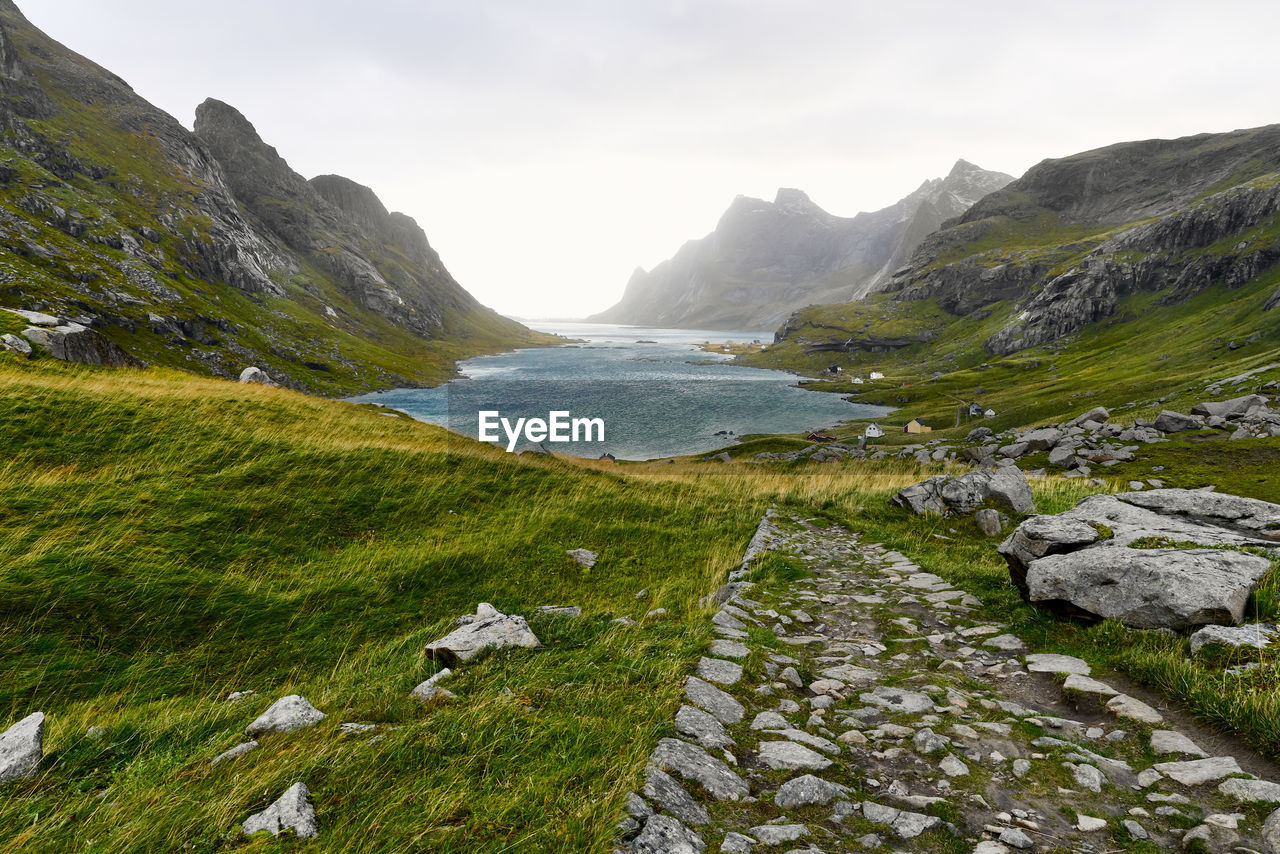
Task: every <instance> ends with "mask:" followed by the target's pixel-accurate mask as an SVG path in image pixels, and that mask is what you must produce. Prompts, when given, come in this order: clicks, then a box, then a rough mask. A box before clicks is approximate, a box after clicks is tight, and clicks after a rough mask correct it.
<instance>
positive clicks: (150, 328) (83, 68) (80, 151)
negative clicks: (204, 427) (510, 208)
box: [0, 0, 533, 390]
mask: <svg viewBox="0 0 1280 854" xmlns="http://www.w3.org/2000/svg"><path fill="white" fill-rule="evenodd" d="M0 52H3V54H4V62H3V66H4V68H3V69H0V89H2V90H3V94H4V96H5V97H4V98H3V99H0V101H2V102H0V125H3V127H4V128H5V133H6V135H7V139H8V140H9V142H10V153H9V155H7V156H8V157H9V158H10V162H9V165H7V166H4V167H3V169H0V178H2V180H0V200H2V201H3V202H4V207H5V210H6V211H8V214H7V215H6V216H7V218H6V220H5V222H4V223H0V249H3V251H4V255H5V257H6V259H8V263H9V264H10V267H9V269H8V273H7V282H8V284H7V285H6V289H5V297H4V302H5V303H6V304H7V305H11V306H21V307H22V308H23V309H27V310H31V313H32V314H33V315H43V316H45V317H59V316H60V317H63V318H65V319H64V321H63V322H62V323H55V324H42V323H37V322H35V321H34V320H32V321H31V324H32V326H33V327H41V328H44V329H45V332H44V333H42V334H40V335H36V336H27V337H28V338H30V339H31V340H33V341H35V343H37V344H38V345H39V346H41V347H44V348H45V349H46V350H48V351H49V352H51V353H52V354H53V355H55V356H57V357H58V358H65V359H68V360H71V361H78V362H85V363H87V364H94V365H108V366H115V365H135V364H138V362H137V361H136V359H135V358H134V357H130V356H128V355H126V354H125V349H122V347H123V348H126V349H136V348H145V352H146V357H147V360H148V361H152V362H156V363H159V364H163V365H166V366H169V367H173V368H178V369H182V370H189V371H196V372H200V373H205V374H213V375H215V376H221V377H225V378H228V379H233V378H234V377H235V376H236V374H237V373H238V372H239V370H240V369H241V368H242V367H243V366H244V364H245V362H246V361H253V362H258V363H259V364H267V363H270V364H271V369H272V370H273V371H274V372H275V373H276V374H277V379H278V380H280V381H281V382H282V383H283V384H285V385H289V386H292V387H295V388H304V389H308V390H326V389H333V388H334V387H335V386H338V387H341V386H342V385H343V384H342V383H337V382H335V381H337V380H339V379H345V380H347V381H348V382H349V381H351V380H355V384H356V385H360V384H363V385H366V386H369V387H373V386H387V385H411V384H418V383H421V382H422V381H424V380H427V379H431V378H433V376H438V373H439V372H441V371H442V370H445V369H446V367H447V366H448V365H449V362H447V361H446V360H443V359H434V358H432V359H427V360H425V361H423V362H422V363H420V364H421V365H422V367H421V368H414V367H412V366H411V365H409V366H407V367H402V368H401V369H400V370H402V371H404V372H405V375H392V374H390V373H389V372H387V373H383V371H385V368H375V367H374V366H373V365H371V364H370V361H376V360H370V359H369V353H370V349H369V348H373V350H374V351H381V353H382V354H383V355H385V356H387V357H388V359H387V360H385V361H386V363H387V364H393V363H394V362H395V359H394V358H391V357H393V356H396V355H397V354H398V356H399V357H401V358H403V357H405V356H411V355H412V354H414V353H418V354H420V353H421V352H422V351H423V350H422V346H421V345H422V342H423V341H424V340H431V341H447V342H450V344H451V345H453V344H461V345H462V346H463V347H464V349H468V350H471V351H472V352H480V351H484V350H491V349H495V348H501V347H503V346H504V343H503V342H504V341H505V342H506V344H507V345H512V344H518V343H520V342H529V341H531V340H532V337H533V336H532V335H531V333H529V332H528V330H526V329H524V328H523V327H521V326H520V325H519V324H516V323H514V322H512V321H509V320H506V319H504V318H501V317H499V316H497V315H496V314H494V313H493V312H491V311H489V310H487V309H485V308H483V307H481V306H479V305H478V304H477V303H476V302H475V300H474V299H472V298H471V297H470V295H468V294H467V293H466V291H464V290H463V289H462V288H461V286H460V285H458V283H457V282H456V281H454V280H453V278H452V277H451V276H450V275H449V273H448V271H447V270H446V269H445V268H444V266H443V265H442V264H441V263H440V259H439V257H438V256H437V255H436V254H435V252H434V251H433V250H432V249H431V247H430V245H429V244H428V243H427V240H426V237H425V235H424V234H423V233H422V230H421V229H420V228H418V227H417V225H416V224H415V223H414V222H413V220H412V219H410V218H409V217H407V216H404V215H403V214H395V213H387V212H386V210H385V208H383V207H382V205H381V203H380V202H378V201H377V197H376V196H375V195H374V194H373V193H372V191H370V190H369V189H368V188H365V187H361V186H360V185H358V184H356V183H355V182H352V181H348V180H347V179H344V178H339V177H337V176H322V177H320V178H317V179H315V180H314V181H311V182H308V181H306V180H304V179H303V178H302V177H301V176H299V175H297V174H296V173H294V172H293V171H292V170H290V169H289V168H288V166H287V164H285V162H284V161H283V160H282V159H281V158H280V157H279V156H278V155H277V154H276V153H275V151H274V150H273V149H271V148H270V147H269V146H267V145H265V144H264V143H263V142H262V140H261V139H260V138H259V137H258V135H257V133H256V132H255V131H254V130H253V128H252V126H251V125H250V124H249V123H248V121H247V120H245V119H244V117H243V116H240V115H239V113H236V112H235V111H234V110H233V109H232V108H230V107H227V106H226V105H225V104H219V103H217V102H209V103H207V104H206V105H204V106H202V108H201V110H200V115H199V117H198V121H197V123H196V124H197V132H195V133H192V132H191V131H188V130H187V129H186V128H184V127H183V126H182V124H181V123H179V122H178V121H177V120H176V119H175V118H173V117H172V116H169V115H168V114H166V113H164V112H163V111H161V110H159V109H157V108H156V107H155V106H153V105H151V104H149V103H147V102H146V101H145V100H143V99H142V98H141V97H139V95H138V94H137V93H136V92H134V91H133V89H131V88H130V87H129V85H128V84H127V83H125V82H124V81H123V80H121V79H120V78H119V77H117V76H115V75H113V74H111V73H110V72H109V71H107V70H106V69H103V68H102V67H100V66H98V65H96V64H94V63H93V62H91V61H90V60H88V59H85V58H84V57H81V56H79V55H77V54H75V53H73V52H72V51H70V50H68V49H67V48H66V47H64V46H63V45H61V44H58V43H57V42H55V41H53V40H52V39H50V38H49V37H48V36H46V35H45V34H44V33H42V32H40V31H39V30H38V29H37V28H36V27H34V26H33V25H32V24H31V23H30V22H29V21H27V20H26V18H25V17H23V15H22V13H21V12H20V11H19V10H18V8H17V7H16V6H15V5H14V4H13V3H11V2H7V0H6V2H3V3H0ZM86 127H89V128H92V129H93V130H92V131H91V132H86V131H85V128H86ZM139 139H145V140H146V144H145V145H139V144H138V140H139ZM19 176H21V177H19ZM125 211H127V215H126V214H125V213H124V212H125ZM246 295H248V296H249V297H251V298H262V297H268V296H269V297H271V298H274V299H281V300H286V301H288V302H290V303H291V305H290V306H289V310H288V311H287V312H275V313H273V312H268V311H266V310H265V309H264V310H263V311H262V312H261V313H260V314H259V315H257V316H254V317H252V318H251V319H250V322H249V323H246V322H245V319H244V317H243V315H241V314H238V313H235V312H232V311H230V310H229V306H231V305H232V304H243V303H242V301H243V298H244V297H245V296H246ZM286 315H287V316H288V318H289V319H288V321H287V322H285V321H284V320H283V319H284V317H285V316H286ZM141 352H142V349H138V353H141ZM134 355H135V356H136V355H137V353H135V354H134ZM405 364H407V363H405Z"/></svg>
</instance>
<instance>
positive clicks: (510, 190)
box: [18, 0, 1280, 317]
mask: <svg viewBox="0 0 1280 854" xmlns="http://www.w3.org/2000/svg"><path fill="white" fill-rule="evenodd" d="M18 3H19V6H20V7H21V8H22V10H23V12H24V13H25V14H26V15H27V16H28V17H29V18H30V19H31V20H32V21H33V22H34V23H35V24H36V25H37V26H39V27H40V28H41V29H43V30H44V31H45V32H47V33H48V34H49V35H51V36H52V37H53V38H55V39H57V40H59V41H61V42H63V43H64V44H66V45H67V46H68V47H70V48H72V49H74V50H76V51H78V52H80V53H82V54H84V55H86V56H88V57H89V58H91V59H93V60H95V61H97V62H98V63H100V64H101V65H104V66H106V67H107V68H109V69H111V70H112V71H114V72H116V73H117V74H119V75H120V76H121V77H123V78H124V79H125V80H127V81H129V83H130V84H131V85H132V86H133V87H134V88H135V89H136V90H137V91H138V92H139V94H141V95H142V96H143V97H145V98H147V99H148V100H150V101H152V102H153V103H155V104H157V105H158V106H160V107H161V108H163V109H165V110H167V111H168V112H170V113H172V114H173V115H174V116H176V117H177V118H178V119H179V120H180V121H182V122H183V124H185V125H187V126H188V127H190V125H191V121H192V117H193V114H194V110H195V107H196V105H197V104H198V103H199V102H200V101H202V100H204V98H205V97H208V96H212V97H215V98H219V99H221V100H223V101H226V102H227V103H229V104H232V105H233V106H235V107H237V108H238V109H240V110H241V111H242V112H243V113H244V114H245V115H246V116H247V117H248V118H249V120H250V121H251V122H253V123H254V125H255V126H256V127H257V128H258V131H259V133H260V134H261V135H262V137H263V138H264V139H265V140H266V141H267V142H268V143H269V144H271V145H274V146H275V147H276V148H277V149H279V151H280V153H281V154H282V155H283V156H284V157H285V159H286V160H288V161H289V163H290V165H291V166H293V168H294V169H295V170H297V171H298V172H300V173H302V174H303V175H304V176H306V177H311V176H313V175H317V174H321V173H338V174H341V175H345V176H347V177H349V178H352V179H353V180H356V181H359V182H360V183H363V184H367V185H369V186H371V187H372V188H373V189H374V190H375V191H376V192H377V193H378V195H379V196H380V197H381V198H382V200H383V201H384V202H385V203H386V205H387V207H388V208H390V209H392V210H402V211H404V212H405V213H408V214H410V215H411V216H413V217H414V218H416V219H417V220H418V222H419V224H421V225H422V227H423V228H424V229H425V230H426V232H427V236H428V238H429V239H430V240H431V243H432V245H433V246H435V248H436V249H437V250H438V251H439V252H440V254H441V257H442V258H443V260H444V262H445V264H446V266H448V267H449V269H450V270H451V271H452V272H453V274H454V276H455V277H456V278H457V279H458V280H459V281H460V282H461V283H462V285H463V286H464V287H466V288H467V289H469V290H470V291H471V292H472V293H474V294H475V295H476V296H477V297H478V298H479V299H480V300H481V301H482V302H485V303H486V304H488V305H491V306H493V307H494V308H497V309H498V310H499V311H502V312H504V313H507V314H514V315H520V316H523V317H553V316H556V317H571V316H583V315H586V314H588V313H591V312H594V311H598V310H601V309H604V308H606V307H608V306H609V305H612V304H613V303H614V302H615V301H616V300H617V299H618V297H619V296H621V293H622V289H623V287H624V285H625V284H626V281H627V279H628V277H629V276H630V274H631V271H632V270H633V269H634V268H635V267H636V266H644V267H646V268H648V267H652V266H653V265H654V264H656V263H657V262H659V261H661V260H663V259H665V258H667V257H670V256H671V255H672V254H673V253H674V252H675V251H676V249H678V248H679V247H680V245H681V244H682V243H683V242H684V241H685V240H688V239H690V238H694V237H700V236H702V235H704V234H706V233H707V232H709V231H710V230H711V229H712V228H713V227H714V226H715V223H716V220H717V219H718V218H719V216H720V214H721V213H722V212H723V211H724V209H725V208H726V207H727V206H728V204H729V202H730V201H732V199H733V197H734V196H736V195H738V194H746V195H752V196H760V197H764V198H769V199H772V198H773V194H774V192H775V191H776V189H777V188H778V187H781V186H786V187H799V188H801V189H803V190H805V191H806V192H808V194H809V195H810V196H811V197H812V198H813V200H814V201H815V202H817V203H818V204H819V205H821V206H823V207H824V208H826V209H827V210H829V211H830V212H832V213H835V214H839V215H842V216H852V215H853V214H854V213H856V212H858V211H861V210H875V209H877V208H880V207H884V206H885V205H888V204H890V203H892V202H894V201H896V200H897V199H898V198H900V197H902V196H904V195H906V194H907V193H908V192H910V191H911V190H913V189H915V188H916V187H917V186H918V185H919V184H920V182H921V181H923V180H924V179H925V178H929V177H936V176H939V175H943V174H945V173H946V172H947V171H948V170H949V169H950V167H951V164H952V163H953V162H954V161H955V160H956V158H958V157H964V158H965V159H967V160H970V161H972V162H974V163H977V164H978V165H979V166H982V167H984V168H988V169H998V170H1000V171H1004V172H1009V173H1011V174H1013V175H1019V174H1021V173H1022V172H1023V171H1025V170H1026V169H1027V168H1028V167H1029V166H1031V165H1033V164H1034V163H1036V162H1037V161H1039V160H1041V159H1044V158H1046V157H1058V156H1063V155H1067V154H1072V153H1074V152H1077V151H1082V150H1086V149H1089V148H1095V147H1097V146H1101V145H1107V144H1109V143H1112V142H1119V141H1123V140H1129V139H1146V138H1150V137H1172V136H1182V135H1186V134H1191V133H1200V132H1205V131H1225V130H1231V129H1234V128H1240V127H1253V126H1257V125H1263V124H1269V123H1272V122H1276V121H1280V102H1278V101H1277V99H1276V91H1277V90H1276V81H1277V80H1280V51H1277V50H1276V49H1275V38H1276V33H1277V32H1280V3H1275V2H1238V0H1234V1H1233V0H1219V2H1214V3H1205V2H1203V0H1200V2H1194V3H1192V2H1178V0H1173V2H1171V0H1164V2H1125V3H1116V2H1091V1H1090V2H1069V3H1068V2H1064V3H1038V2H1026V0H1020V2H977V0H975V1H974V2H968V3H961V2H955V1H954V0H948V1H947V2H909V0H897V2H886V0H875V2H862V0H785V2H784V0H775V2H764V0H524V2H516V0H447V2H442V0H363V2H360V3H354V2H343V3H337V2H333V0H309V2H302V1H301V0H294V2H278V1H277V2H273V0H219V2H217V3H209V2H207V0H204V2H195V0H18Z"/></svg>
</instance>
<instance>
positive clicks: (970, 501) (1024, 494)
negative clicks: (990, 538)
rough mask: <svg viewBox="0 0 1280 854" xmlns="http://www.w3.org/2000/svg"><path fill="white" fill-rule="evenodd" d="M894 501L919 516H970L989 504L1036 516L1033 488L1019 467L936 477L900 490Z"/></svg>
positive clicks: (1002, 467) (1004, 467) (1003, 467)
mask: <svg viewBox="0 0 1280 854" xmlns="http://www.w3.org/2000/svg"><path fill="white" fill-rule="evenodd" d="M892 500H893V503H894V504H897V505H898V506H899V507H906V508H908V509H910V510H911V511H912V512H913V513H916V514H917V515H921V514H924V513H941V514H945V513H947V512H948V511H953V512H956V513H962V514H964V515H966V516H967V515H970V514H972V513H973V512H974V511H976V510H978V509H980V508H981V507H983V506H985V505H987V504H995V505H998V506H1000V507H1003V508H1006V509H1008V510H1012V511H1013V512H1015V513H1034V512H1035V499H1034V497H1033V496H1032V494H1031V485H1030V484H1029V483H1027V476H1026V475H1025V474H1023V472H1022V470H1021V469H1019V468H1018V467H1017V466H1001V467H1000V468H997V469H995V470H994V471H992V470H986V469H979V470H977V471H971V472H967V473H965V474H962V475H960V476H959V477H952V476H950V475H945V474H940V475H935V476H934V477H931V478H929V479H928V480H925V481H921V482H920V483H916V484H912V485H911V486H908V487H907V488H906V489H903V490H901V491H900V492H899V493H898V494H897V495H895V496H894V497H893V499H892Z"/></svg>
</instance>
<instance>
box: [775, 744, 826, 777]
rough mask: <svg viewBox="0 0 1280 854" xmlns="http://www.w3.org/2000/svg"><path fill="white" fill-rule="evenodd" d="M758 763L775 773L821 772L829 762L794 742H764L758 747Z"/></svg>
mask: <svg viewBox="0 0 1280 854" xmlns="http://www.w3.org/2000/svg"><path fill="white" fill-rule="evenodd" d="M760 761H761V762H763V763H764V764H765V765H767V766H769V767H770V768H772V769H773V770H775V771H780V770H789V771H807V770H812V771H822V770H823V769H825V768H829V767H831V760H830V759H827V758H826V757H825V756H823V755H822V754H820V753H815V752H814V751H812V750H810V749H809V748H807V747H805V746H804V745H801V744H796V743H795V742H794V741H766V742H764V743H763V744H761V745H760Z"/></svg>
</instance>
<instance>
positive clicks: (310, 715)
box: [244, 694, 328, 788]
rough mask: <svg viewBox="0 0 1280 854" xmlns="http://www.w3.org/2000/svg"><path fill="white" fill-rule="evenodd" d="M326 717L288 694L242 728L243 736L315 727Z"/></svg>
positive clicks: (302, 698)
mask: <svg viewBox="0 0 1280 854" xmlns="http://www.w3.org/2000/svg"><path fill="white" fill-rule="evenodd" d="M327 717H328V715H326V714H325V713H324V712H322V711H320V710H319V709H317V708H316V707H315V706H313V705H311V704H310V703H309V702H307V699H306V698H305V697H301V696H299V695H297V694H290V695H289V696H287V697H281V698H280V699H279V700H276V701H275V702H274V703H272V704H271V707H270V708H268V709H267V710H266V711H265V712H263V713H262V714H261V715H259V716H258V717H257V718H256V719H255V720H254V721H253V723H251V724H249V725H248V726H247V727H245V728H244V734H245V735H247V736H257V735H265V734H266V733H271V732H293V731H294V730H297V729H302V728H304V727H309V726H315V725H316V724H318V723H320V722H321V721H322V720H324V719H325V718H327ZM304 788H305V787H304Z"/></svg>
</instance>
